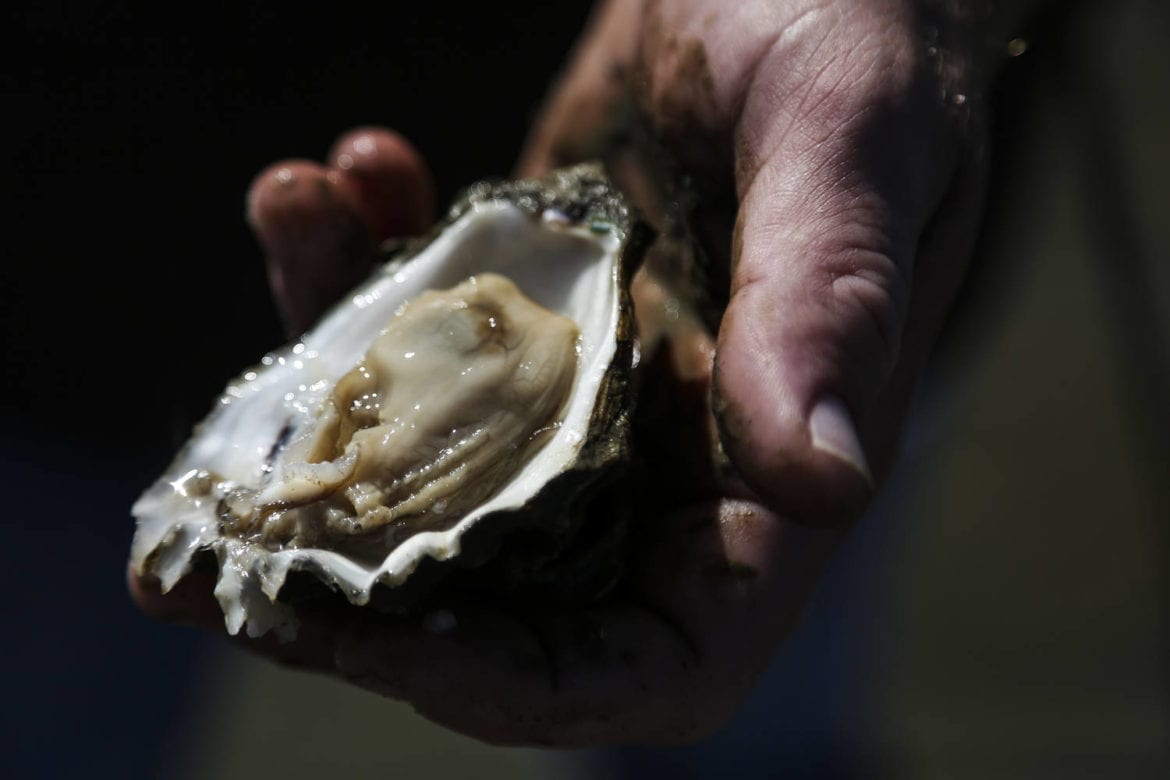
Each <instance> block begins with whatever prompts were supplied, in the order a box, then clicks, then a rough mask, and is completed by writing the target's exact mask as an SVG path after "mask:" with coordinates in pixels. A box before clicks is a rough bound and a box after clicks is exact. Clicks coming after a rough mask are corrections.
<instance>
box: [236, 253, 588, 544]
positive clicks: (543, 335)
mask: <svg viewBox="0 0 1170 780" xmlns="http://www.w3.org/2000/svg"><path fill="white" fill-rule="evenodd" d="M578 336H579V334H578V331H577V326H576V325H575V324H574V323H573V321H572V320H570V319H569V318H568V317H565V316H563V315H561V314H557V313H555V312H550V311H549V310H547V309H545V308H544V307H542V306H540V305H538V304H536V303H534V302H532V301H531V300H530V299H528V298H527V297H525V296H524V294H523V293H521V292H520V290H519V289H518V288H517V287H516V285H515V284H513V283H512V282H511V281H510V280H509V279H507V278H505V277H503V276H500V275H498V274H492V273H487V274H482V275H480V276H473V277H470V278H469V279H467V280H466V281H464V282H462V283H461V284H459V285H457V286H455V287H453V288H451V289H449V290H443V291H428V292H424V293H423V294H422V295H420V296H418V297H417V298H415V299H413V300H411V301H409V302H407V303H406V304H405V305H404V306H403V307H402V309H401V310H400V311H399V312H397V313H396V315H395V316H394V317H393V319H392V320H391V321H390V324H389V325H388V327H387V328H386V329H385V330H383V331H382V332H381V333H380V334H379V335H378V336H377V337H375V339H374V341H373V343H372V344H371V345H370V348H369V349H368V350H367V351H366V353H365V355H363V356H362V359H361V360H360V361H359V362H358V364H357V365H356V366H354V367H353V368H352V369H350V370H349V371H348V372H347V373H346V374H344V375H343V376H342V377H341V378H340V379H339V380H338V381H337V384H336V385H334V387H333V390H332V392H331V393H330V394H329V396H328V397H327V398H326V399H325V401H324V403H323V404H322V406H321V409H320V410H319V411H318V413H317V417H316V420H315V421H314V422H313V423H312V424H311V425H307V426H305V429H304V432H303V434H301V435H300V437H299V438H298V439H297V440H295V441H292V442H290V443H289V445H288V446H287V448H286V449H285V450H284V451H283V452H282V454H281V458H280V460H279V462H278V465H277V473H276V474H275V475H274V478H273V479H272V480H271V481H270V482H269V483H268V484H267V485H265V486H263V487H260V488H258V489H251V488H239V489H236V490H234V491H232V492H230V493H229V494H228V495H227V497H226V501H225V507H224V509H223V511H221V519H223V521H224V522H225V525H226V529H227V531H228V532H230V533H234V534H237V535H241V536H248V535H256V536H258V537H259V538H260V540H262V541H263V542H264V543H267V544H271V543H278V544H280V545H282V546H283V545H291V546H295V547H306V546H307V547H326V548H333V549H336V548H337V547H339V546H345V547H347V548H348V549H351V550H353V551H354V552H356V553H360V552H362V547H363V546H364V547H365V548H366V551H369V550H374V551H378V550H380V547H379V546H377V545H370V544H368V541H367V540H365V539H364V538H363V539H362V541H365V542H366V543H365V544H364V545H361V544H359V545H352V544H349V545H346V542H348V541H351V540H352V538H353V537H355V536H357V537H364V536H365V535H367V534H370V533H372V532H379V531H382V530H383V529H386V528H387V527H390V530H391V531H392V530H393V527H394V525H395V524H397V525H398V526H402V525H403V524H405V525H408V526H409V527H410V529H411V530H418V529H419V528H434V527H442V526H444V525H449V524H450V521H451V520H453V519H458V518H460V517H462V516H464V515H466V514H467V513H468V512H469V511H470V510H471V509H473V508H474V507H475V506H476V505H477V504H479V503H481V502H482V501H483V500H484V499H486V498H488V497H489V496H490V495H492V494H493V493H495V492H496V490H497V489H498V487H499V486H500V484H501V483H502V482H503V481H504V480H506V479H507V478H508V477H509V476H511V475H512V474H513V473H514V472H515V471H516V468H517V466H518V465H519V464H521V463H523V462H524V461H525V460H527V458H528V457H529V456H530V455H531V453H532V452H533V451H535V450H536V449H539V447H540V446H541V445H543V444H544V443H545V442H546V441H547V440H548V438H549V435H550V433H551V432H552V431H553V430H555V428H556V426H557V425H559V423H560V414H561V411H562V409H563V407H564V405H565V402H566V400H567V399H568V397H569V394H570V391H571V390H572V383H573V380H574V378H575V377H576V373H577V339H578Z"/></svg>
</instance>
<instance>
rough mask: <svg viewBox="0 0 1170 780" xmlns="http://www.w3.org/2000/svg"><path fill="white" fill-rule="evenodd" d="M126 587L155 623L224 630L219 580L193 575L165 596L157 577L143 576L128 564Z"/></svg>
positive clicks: (200, 573)
mask: <svg viewBox="0 0 1170 780" xmlns="http://www.w3.org/2000/svg"><path fill="white" fill-rule="evenodd" d="M126 587H127V589H128V590H129V592H130V598H131V599H132V600H133V601H134V603H135V605H137V607H138V608H139V609H140V610H142V612H143V613H145V614H146V615H147V616H148V617H150V618H152V619H154V620H159V621H162V622H166V623H181V624H184V625H191V626H200V627H203V628H209V629H213V630H222V629H223V613H222V612H221V611H220V608H219V604H218V602H216V600H215V596H214V595H213V589H214V587H215V578H214V576H212V575H210V574H208V573H207V572H202V571H195V572H191V573H190V574H187V575H186V576H184V577H183V578H182V579H181V580H179V581H178V582H177V583H175V585H174V587H172V588H171V589H170V590H167V591H165V592H164V591H163V588H162V583H161V582H160V581H159V579H158V578H157V577H153V576H150V575H142V574H139V573H138V571H137V570H136V569H135V568H134V565H133V564H128V565H127V567H126Z"/></svg>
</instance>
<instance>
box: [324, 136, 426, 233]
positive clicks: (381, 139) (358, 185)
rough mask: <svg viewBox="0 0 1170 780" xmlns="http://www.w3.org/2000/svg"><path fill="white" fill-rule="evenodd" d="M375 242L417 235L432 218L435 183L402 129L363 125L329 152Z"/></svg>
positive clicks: (333, 165) (331, 163) (339, 177)
mask: <svg viewBox="0 0 1170 780" xmlns="http://www.w3.org/2000/svg"><path fill="white" fill-rule="evenodd" d="M328 161H329V165H330V167H331V168H332V169H333V170H334V171H336V172H338V174H339V175H338V179H337V181H338V184H339V185H340V186H341V187H342V188H343V189H345V190H347V191H348V192H349V194H350V196H351V198H352V201H353V202H354V203H355V204H356V205H357V208H358V212H359V214H360V215H361V217H362V219H363V220H364V221H365V223H366V226H367V227H368V228H369V229H370V232H371V233H372V234H373V237H374V240H375V241H383V240H385V239H387V238H397V237H400V236H410V235H418V234H420V233H423V232H424V231H426V229H427V228H428V227H430V225H431V222H432V221H433V220H434V210H435V186H434V183H433V182H432V180H431V174H430V171H428V170H427V167H426V164H425V163H424V162H423V159H422V156H421V155H420V154H419V153H418V152H417V151H416V150H415V149H414V147H413V146H411V145H410V143H409V142H408V141H407V140H406V139H405V138H403V137H402V136H401V135H399V134H398V133H395V132H393V131H392V130H387V129H385V128H380V127H361V128H356V129H354V130H351V131H349V132H348V133H346V134H345V135H343V136H341V137H340V138H338V139H337V142H336V143H335V144H334V145H333V148H332V149H331V150H330V152H329V157H328Z"/></svg>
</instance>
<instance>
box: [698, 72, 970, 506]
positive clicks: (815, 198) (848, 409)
mask: <svg viewBox="0 0 1170 780" xmlns="http://www.w3.org/2000/svg"><path fill="white" fill-rule="evenodd" d="M834 86H835V88H836V85H834ZM864 86H865V90H864V93H865V94H864V96H863V97H861V98H858V97H856V95H855V94H854V93H850V92H849V90H845V92H844V93H843V94H844V97H842V95H841V94H835V95H831V96H830V97H829V98H828V99H827V100H826V101H823V102H819V101H814V105H818V106H822V107H821V108H818V109H817V110H815V111H811V112H805V113H803V114H801V115H799V116H797V117H795V118H794V119H793V123H792V124H788V125H787V126H785V127H784V128H783V133H782V136H783V137H782V138H781V139H780V140H779V141H777V139H776V137H775V136H776V134H777V130H776V125H777V123H776V120H775V118H774V117H772V116H769V117H766V118H765V117H762V116H760V114H759V108H758V107H755V106H753V105H752V103H751V101H750V100H749V104H748V106H747V107H746V108H745V115H744V119H743V120H742V121H741V125H740V134H741V139H740V141H741V143H740V144H739V145H738V148H739V149H740V154H741V155H743V154H744V150H749V152H755V153H756V154H750V153H749V154H747V155H745V156H748V157H751V158H754V160H758V162H752V161H750V160H749V161H741V168H740V170H741V171H742V172H743V176H742V179H741V182H740V186H741V190H742V191H741V202H740V212H739V217H738V223H737V239H736V245H737V246H736V253H735V257H734V258H733V262H734V267H733V275H732V296H731V301H730V303H729V306H728V308H727V311H726V313H725V316H724V319H723V323H722V326H721V330H720V334H719V341H718V346H717V352H716V372H715V388H714V389H715V393H716V396H717V400H716V413H717V415H718V418H719V423H720V432H721V438H722V440H723V444H724V447H725V449H726V451H727V453H728V455H729V456H730V458H731V460H732V461H733V462H734V463H735V465H736V466H737V467H738V469H739V470H740V471H741V472H742V474H743V476H744V477H745V479H746V480H747V481H748V483H749V484H750V485H751V487H753V488H754V489H755V490H756V491H757V492H759V493H760V495H762V496H763V497H764V498H765V499H766V500H767V502H768V503H769V505H770V506H772V507H773V508H775V509H776V510H777V511H780V512H781V513H782V514H784V515H785V516H790V517H792V518H793V519H796V520H799V521H801V522H806V523H813V524H818V523H843V522H847V521H849V520H851V519H854V518H856V517H857V516H858V515H860V513H861V512H862V511H863V509H864V508H865V506H866V505H867V504H868V502H869V500H870V498H871V495H872V492H873V489H874V486H875V484H877V483H880V481H881V479H882V477H883V476H884V474H885V473H886V471H887V470H888V468H889V466H890V464H891V462H892V460H893V456H894V449H895V448H894V445H893V444H891V443H890V442H889V441H887V440H880V441H879V437H877V436H874V435H872V430H873V429H875V428H879V427H882V426H883V425H885V426H886V427H892V428H894V429H900V426H901V422H902V421H901V419H898V420H897V421H895V422H894V423H892V424H887V423H885V422H884V421H882V420H881V419H880V417H881V414H882V413H883V412H884V411H888V410H889V409H890V408H892V407H891V406H889V405H888V404H884V403H883V400H884V399H886V398H888V393H887V392H886V391H887V384H888V381H889V379H890V377H891V374H892V372H893V370H894V368H895V366H896V365H898V364H899V363H900V361H902V359H903V351H904V349H905V348H906V346H907V345H906V344H904V335H905V333H906V332H907V330H906V325H907V318H908V316H909V314H910V310H911V309H912V308H913V306H914V305H916V304H917V303H919V302H922V301H929V305H931V306H935V305H939V306H941V307H943V308H945V307H946V306H947V305H949V298H948V297H947V296H949V295H950V294H951V293H952V292H953V287H954V285H950V287H951V289H950V290H941V291H940V290H922V289H917V288H915V287H914V284H913V282H914V280H915V278H916V276H917V274H918V270H917V263H918V262H919V258H918V257H917V255H918V252H917V248H918V244H919V241H920V240H921V237H922V235H923V232H924V230H925V229H926V226H927V224H928V223H929V222H930V219H931V217H932V216H933V214H934V213H935V212H936V210H937V209H938V207H939V203H940V201H941V200H942V197H943V193H944V192H945V190H946V189H947V187H948V185H949V182H950V180H951V178H952V172H953V171H954V168H955V161H954V160H953V159H952V156H953V151H952V150H953V148H954V147H955V146H956V144H955V143H954V139H953V137H952V136H951V135H950V131H949V126H948V125H947V124H946V123H945V122H944V121H942V120H941V119H939V120H938V121H935V119H934V118H935V117H936V115H938V114H939V113H940V112H939V111H938V110H937V107H936V106H935V105H934V103H933V101H934V100H935V98H934V96H933V94H931V95H930V96H929V98H928V97H926V96H925V95H920V94H919V93H918V92H913V91H912V90H911V95H912V97H911V98H909V99H907V98H899V99H897V100H894V99H892V98H891V99H890V100H888V101H887V100H886V99H884V98H882V97H881V95H882V94H883V93H882V91H881V89H879V88H877V87H875V86H874V85H864ZM871 88H872V89H871ZM766 91H767V90H765V92H766ZM896 94H899V95H903V94H905V91H899V92H897V93H896ZM874 95H876V96H877V97H876V98H875V97H874ZM916 101H917V102H916ZM802 124H803V126H801V125H802ZM793 125H796V127H794V126H793ZM909 139H914V140H913V141H911V140H909ZM761 150H763V151H764V152H765V153H764V154H758V153H759V152H760V151H761ZM757 154H758V156H757ZM966 249H967V248H966V247H958V246H957V247H953V248H952V252H951V255H952V256H951V257H942V258H932V262H937V263H938V268H937V269H935V270H934V271H933V273H936V274H937V275H939V276H940V278H942V279H945V280H947V281H948V283H949V282H951V281H954V280H957V279H958V278H961V276H962V272H963V269H964V266H965V259H966V258H965V251H966ZM956 283H957V282H956ZM918 325H922V326H927V327H936V325H935V324H933V323H918ZM916 337H917V336H916ZM914 348H915V349H919V350H920V349H921V345H920V344H916V345H915V346H914ZM915 359H917V356H915Z"/></svg>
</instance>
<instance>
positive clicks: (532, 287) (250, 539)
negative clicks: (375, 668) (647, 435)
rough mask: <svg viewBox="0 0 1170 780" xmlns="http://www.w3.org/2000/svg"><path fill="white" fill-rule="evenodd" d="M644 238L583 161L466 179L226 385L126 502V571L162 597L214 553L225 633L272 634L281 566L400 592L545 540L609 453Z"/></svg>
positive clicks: (624, 427)
mask: <svg viewBox="0 0 1170 780" xmlns="http://www.w3.org/2000/svg"><path fill="white" fill-rule="evenodd" d="M647 232H648V231H647V230H646V229H645V228H644V227H643V226H642V224H641V223H640V222H638V221H637V220H636V218H635V217H634V216H633V215H632V213H631V210H630V209H629V207H628V206H627V205H626V203H625V201H624V200H623V199H622V198H621V196H620V195H619V194H618V193H617V192H616V191H615V190H614V188H613V187H612V186H611V185H610V183H609V182H608V180H607V179H606V178H605V177H604V175H603V174H602V173H601V170H600V168H599V167H598V166H594V165H584V166H577V167H574V168H570V169H565V170H562V171H557V172H554V173H553V174H551V175H550V176H549V177H547V178H545V179H541V180H538V181H518V182H504V183H499V184H492V183H482V184H478V185H475V186H473V187H471V188H469V189H468V190H467V191H466V194H465V195H464V196H463V197H462V198H461V199H460V200H459V201H458V202H457V203H456V204H455V206H454V207H452V209H451V210H450V212H449V214H448V216H447V217H446V219H444V220H443V221H441V222H440V224H439V225H437V226H436V227H435V229H433V230H432V231H431V233H430V234H429V235H428V236H426V237H424V238H422V239H419V240H417V241H414V242H412V243H411V244H409V245H407V246H406V247H405V248H403V249H401V250H399V251H398V252H396V253H394V254H393V255H392V256H391V257H390V258H389V259H388V260H387V261H386V262H385V263H384V264H383V265H382V266H381V267H379V269H378V270H377V271H376V272H375V273H374V274H373V275H372V276H371V277H370V278H369V280H367V282H365V283H364V284H362V285H361V286H359V287H358V288H357V289H355V290H354V291H353V292H352V293H351V294H350V295H349V296H348V297H347V298H346V299H345V300H343V301H342V302H341V303H339V304H338V305H337V306H335V307H334V309H333V310H332V311H331V312H329V313H328V314H327V315H326V316H325V317H323V318H322V320H321V321H320V322H319V323H318V324H317V326H316V327H315V328H314V329H313V330H311V331H310V332H309V333H307V334H305V335H304V337H303V338H301V339H300V340H298V341H297V342H296V343H294V344H291V345H288V346H286V347H285V348H284V349H282V350H280V351H277V352H274V353H271V354H269V355H266V356H265V357H264V358H263V359H262V360H261V361H260V363H259V365H257V366H255V367H253V368H251V369H249V370H247V371H245V372H244V373H243V374H242V375H241V376H239V377H238V378H237V379H235V380H234V381H232V382H231V383H229V385H228V387H227V389H226V390H225V391H224V393H223V395H222V396H221V397H220V398H219V400H218V402H217V403H216V405H215V408H214V409H213V410H212V412H211V413H210V414H209V415H208V416H207V418H206V419H205V420H204V421H203V422H202V423H200V424H199V425H198V426H197V427H196V429H195V431H194V434H193V436H192V437H191V439H190V441H189V442H188V443H187V444H186V446H185V447H184V448H183V449H182V451H181V452H180V453H179V455H178V456H177V457H176V458H175V460H174V461H173V463H172V464H171V466H170V467H169V468H168V469H167V471H166V473H165V474H164V475H163V476H162V477H161V478H159V479H158V480H157V481H156V482H155V483H154V484H153V485H152V486H151V487H150V488H148V489H147V491H146V492H145V493H144V494H143V495H142V497H141V498H140V499H139V500H138V501H137V503H135V505H134V507H133V510H132V511H133V514H134V516H135V517H136V518H137V522H138V527H137V531H136V533H135V536H134V542H133V547H132V554H131V557H132V561H133V563H134V565H135V567H136V569H137V570H138V572H139V573H140V574H153V575H155V576H157V577H158V578H159V580H160V582H161V586H162V588H163V590H164V591H166V590H169V589H170V588H171V587H173V586H174V584H175V583H176V582H178V581H179V580H180V579H181V578H182V577H183V576H185V575H186V574H187V573H189V572H190V571H191V570H192V568H193V566H194V564H195V562H196V560H197V559H200V558H209V557H211V556H214V559H215V560H216V562H217V564H218V581H217V585H216V588H215V595H216V597H217V598H218V600H219V602H220V605H221V606H222V608H223V611H224V615H225V623H226V626H227V629H228V631H229V632H231V633H237V632H238V631H239V630H240V629H241V628H246V630H247V632H248V633H249V634H250V635H252V636H258V635H260V634H263V633H265V632H267V631H269V630H275V631H276V632H277V633H278V635H281V636H285V637H287V636H290V635H292V634H294V633H295V629H296V615H295V609H294V608H293V607H291V606H290V605H289V604H288V603H286V601H287V599H285V598H283V596H286V595H287V594H285V593H283V591H284V590H285V588H286V584H288V583H289V581H290V575H292V574H293V573H299V575H298V576H305V575H307V576H309V577H311V578H313V579H315V580H316V581H319V582H320V583H323V584H324V585H325V586H328V587H329V588H331V589H333V590H335V591H338V592H340V593H341V594H343V595H344V596H345V598H347V599H348V600H349V601H350V602H351V603H354V604H358V605H366V604H369V603H371V601H372V600H373V601H374V602H375V603H380V604H386V605H401V604H405V603H409V601H410V600H411V598H413V595H412V596H411V597H410V598H408V597H405V596H403V597H402V598H397V599H396V598H394V595H395V594H399V595H401V594H407V593H410V594H413V593H414V592H415V591H418V590H420V589H421V590H424V591H425V589H426V587H428V586H429V584H431V583H433V582H434V581H435V580H437V579H439V578H441V577H442V576H443V575H444V574H446V573H447V572H448V571H449V570H450V568H451V564H452V563H456V562H457V563H458V564H460V565H461V566H464V567H473V566H478V565H481V564H483V563H484V562H485V561H488V560H490V559H491V557H492V556H493V554H495V553H496V551H497V550H499V549H500V548H501V546H504V547H506V546H507V544H508V539H509V536H510V535H512V534H514V533H515V532H517V531H525V532H528V533H535V534H539V535H545V536H548V537H550V538H554V539H557V540H558V542H557V544H554V545H552V546H551V547H552V548H553V549H556V548H557V547H558V545H559V546H562V547H563V546H564V545H565V544H567V543H568V540H570V539H571V538H572V536H573V535H574V534H575V533H576V532H577V531H578V530H579V525H580V522H579V519H580V518H579V516H580V515H581V512H580V511H579V509H580V507H581V505H582V502H584V501H585V500H586V499H587V498H588V497H589V496H590V494H591V491H592V489H593V488H594V487H596V485H597V484H598V483H599V481H600V480H602V479H603V478H604V477H605V476H607V475H608V474H609V473H610V472H612V470H613V469H614V468H615V467H617V466H620V465H621V464H622V463H623V462H624V461H625V460H627V459H628V456H629V442H628V438H629V412H630V408H631V405H632V392H633V388H632V383H631V380H630V371H631V369H632V365H633V362H634V348H633V332H632V328H633V319H632V311H631V304H630V299H629V294H628V289H627V288H628V278H629V275H630V273H631V272H632V270H633V265H634V264H635V263H637V262H638V260H639V258H640V255H641V252H642V251H643V249H644V247H645V245H646V243H647V240H648V236H647V235H646V234H647ZM379 596H381V597H382V598H378V597H379Z"/></svg>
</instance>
